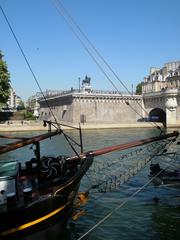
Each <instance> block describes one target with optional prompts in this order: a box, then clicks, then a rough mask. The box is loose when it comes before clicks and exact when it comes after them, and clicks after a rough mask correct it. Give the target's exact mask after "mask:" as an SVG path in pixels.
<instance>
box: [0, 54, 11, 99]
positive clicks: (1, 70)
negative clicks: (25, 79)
mask: <svg viewBox="0 0 180 240" xmlns="http://www.w3.org/2000/svg"><path fill="white" fill-rule="evenodd" d="M2 58H3V54H2V52H1V50H0V103H6V102H7V101H8V99H9V95H10V87H11V85H10V74H9V72H8V68H7V64H6V62H5V61H3V59H2Z"/></svg>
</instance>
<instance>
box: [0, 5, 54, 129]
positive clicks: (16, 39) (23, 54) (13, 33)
mask: <svg viewBox="0 0 180 240" xmlns="http://www.w3.org/2000/svg"><path fill="white" fill-rule="evenodd" d="M0 8H1V11H2V14H3V16H4V18H5V20H6V23H7V25H8V27H9V29H10V31H11V33H12V35H13V37H14V39H15V42H16V44H17V45H18V48H19V50H20V52H21V54H22V56H23V58H24V60H25V62H26V64H27V66H28V68H29V70H30V72H31V74H32V76H33V78H34V80H35V82H36V84H37V86H38V88H39V90H40V92H41V94H42V96H43V98H44V100H45V102H46V104H47V106H48V108H49V110H50V112H51V114H52V116H53V118H54V120H55V122H56V123H57V119H56V117H55V115H54V113H53V111H52V109H51V107H50V105H49V102H48V101H47V98H46V97H45V95H44V93H43V91H42V88H41V86H40V84H39V82H38V80H37V77H36V75H35V73H34V71H33V69H32V67H31V65H30V62H29V60H28V58H27V56H26V54H25V52H24V50H23V48H22V46H21V44H20V42H19V40H18V38H17V36H16V34H15V32H14V30H13V28H12V25H11V23H10V22H9V20H8V18H7V15H6V13H5V12H4V10H3V8H2V6H1V5H0ZM57 126H58V125H57ZM57 128H58V127H57Z"/></svg>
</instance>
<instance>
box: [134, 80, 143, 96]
mask: <svg viewBox="0 0 180 240" xmlns="http://www.w3.org/2000/svg"><path fill="white" fill-rule="evenodd" d="M142 84H143V83H142V82H141V83H139V84H138V85H137V86H136V94H137V95H141V94H142Z"/></svg>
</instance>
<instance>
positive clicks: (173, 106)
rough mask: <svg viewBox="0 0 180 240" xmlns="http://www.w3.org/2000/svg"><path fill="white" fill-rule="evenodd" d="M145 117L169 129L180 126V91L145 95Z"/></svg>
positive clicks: (173, 90) (169, 90) (170, 90)
mask: <svg viewBox="0 0 180 240" xmlns="http://www.w3.org/2000/svg"><path fill="white" fill-rule="evenodd" d="M142 97H143V104H144V109H145V111H144V117H147V118H149V119H150V120H152V121H153V120H154V121H159V122H163V124H164V125H165V126H167V127H170V126H176V125H179V124H180V89H167V90H162V91H159V92H153V93H146V94H143V96H142Z"/></svg>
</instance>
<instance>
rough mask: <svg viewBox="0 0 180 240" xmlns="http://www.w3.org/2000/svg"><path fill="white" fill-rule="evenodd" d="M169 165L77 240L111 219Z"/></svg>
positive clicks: (79, 239)
mask: <svg viewBox="0 0 180 240" xmlns="http://www.w3.org/2000/svg"><path fill="white" fill-rule="evenodd" d="M169 166H170V163H169V165H168V166H167V167H166V168H165V169H161V171H160V172H158V173H157V174H156V175H155V176H154V177H152V178H151V179H150V180H149V181H148V182H147V183H145V184H144V185H143V186H142V187H140V188H139V189H138V190H137V191H135V192H134V193H133V194H131V195H130V196H129V197H128V198H127V199H126V200H124V201H123V202H122V203H121V204H120V205H118V206H117V207H116V208H114V209H113V210H112V211H111V212H110V213H108V214H107V215H106V216H105V217H104V218H102V219H101V220H100V221H99V222H97V223H96V224H95V225H94V226H93V227H92V228H90V229H89V230H88V231H87V232H86V233H84V234H83V235H82V236H81V237H79V238H78V239H77V240H81V239H83V238H84V237H85V236H87V235H88V234H89V233H91V232H92V231H93V230H94V229H96V228H97V227H98V226H99V225H101V224H102V223H103V222H104V221H106V220H107V219H108V218H110V217H111V215H112V214H113V213H115V212H116V211H117V210H118V209H120V208H121V207H123V206H124V205H125V204H126V203H127V202H129V200H130V199H132V198H133V197H134V196H136V195H137V194H138V193H139V192H141V191H142V190H143V189H144V188H145V187H147V186H148V185H149V184H150V183H151V182H152V181H153V180H154V179H155V178H156V177H157V176H158V175H160V174H161V173H162V172H163V171H164V170H166V169H167V168H168V167H169Z"/></svg>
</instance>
